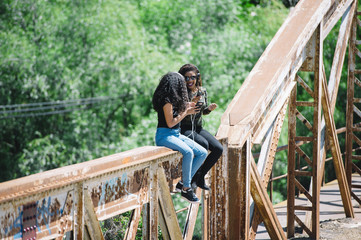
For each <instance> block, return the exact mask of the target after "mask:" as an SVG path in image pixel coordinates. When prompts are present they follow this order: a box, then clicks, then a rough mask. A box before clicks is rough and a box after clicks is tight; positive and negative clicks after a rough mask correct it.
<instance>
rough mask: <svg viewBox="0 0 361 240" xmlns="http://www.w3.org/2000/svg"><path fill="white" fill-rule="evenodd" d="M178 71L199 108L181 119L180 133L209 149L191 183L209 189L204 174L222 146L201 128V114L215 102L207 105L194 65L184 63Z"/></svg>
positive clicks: (199, 77) (191, 98)
mask: <svg viewBox="0 0 361 240" xmlns="http://www.w3.org/2000/svg"><path fill="white" fill-rule="evenodd" d="M178 72H179V73H180V74H182V76H183V77H184V79H185V81H186V85H187V90H188V98H189V101H192V102H196V103H197V106H198V108H199V110H200V111H199V112H198V113H196V114H195V115H189V116H187V117H185V118H184V119H183V120H182V122H181V133H182V134H184V135H185V136H187V137H189V138H191V139H193V140H194V141H196V142H197V143H199V144H200V145H201V146H203V147H204V148H205V149H207V150H209V151H210V153H209V155H208V157H207V158H206V160H205V161H204V163H203V165H202V166H201V167H200V168H199V169H198V171H197V173H196V174H195V176H194V177H193V179H192V184H193V183H194V184H195V185H197V186H198V187H200V188H202V189H204V190H210V188H209V186H207V185H206V183H205V181H204V176H205V175H206V174H207V172H208V171H209V170H210V169H211V168H212V167H213V166H214V164H216V162H217V161H218V159H219V157H220V156H221V155H222V152H223V147H222V145H221V143H220V142H219V141H218V140H217V139H216V138H215V137H214V136H213V135H212V134H210V133H209V132H208V131H207V130H205V129H204V128H203V121H202V115H208V114H210V113H211V112H212V111H213V110H214V109H216V107H217V104H215V103H211V104H209V105H208V99H207V91H206V89H205V88H204V87H202V78H201V74H200V72H199V70H198V68H197V67H196V66H195V65H193V64H185V65H183V66H182V67H181V68H180V69H179V71H178Z"/></svg>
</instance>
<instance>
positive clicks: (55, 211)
mask: <svg viewBox="0 0 361 240" xmlns="http://www.w3.org/2000/svg"><path fill="white" fill-rule="evenodd" d="M60 207H61V206H60V202H59V200H58V199H57V198H55V200H54V202H53V203H52V204H51V205H50V212H51V213H52V214H51V217H50V221H51V222H55V221H56V220H58V219H59V218H60V214H61V213H60Z"/></svg>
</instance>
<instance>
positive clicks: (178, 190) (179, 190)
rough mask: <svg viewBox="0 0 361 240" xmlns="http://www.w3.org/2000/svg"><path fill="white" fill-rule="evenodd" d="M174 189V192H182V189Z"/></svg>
mask: <svg viewBox="0 0 361 240" xmlns="http://www.w3.org/2000/svg"><path fill="white" fill-rule="evenodd" d="M174 191H175V192H179V193H180V192H182V190H181V189H179V188H176V189H174Z"/></svg>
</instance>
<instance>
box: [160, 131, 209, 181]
mask: <svg viewBox="0 0 361 240" xmlns="http://www.w3.org/2000/svg"><path fill="white" fill-rule="evenodd" d="M155 143H156V145H157V146H164V147H167V148H170V149H172V150H175V151H179V152H180V153H182V154H183V161H182V180H183V186H184V187H191V180H192V177H193V176H194V174H195V173H196V172H197V170H198V168H199V167H200V166H201V165H202V163H203V161H204V159H206V157H207V150H206V149H205V148H204V147H202V146H201V145H199V144H198V143H196V142H194V141H193V140H192V139H190V138H187V137H186V136H184V135H182V134H180V129H179V128H178V129H171V128H157V132H156V134H155Z"/></svg>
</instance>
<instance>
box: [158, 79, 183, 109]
mask: <svg viewBox="0 0 361 240" xmlns="http://www.w3.org/2000/svg"><path fill="white" fill-rule="evenodd" d="M187 101H188V94H187V87H186V84H185V81H184V77H183V76H182V75H180V74H179V73H176V72H169V73H167V74H165V75H164V76H163V77H162V78H161V80H160V82H159V84H158V87H157V88H156V89H155V91H154V94H153V99H152V103H153V108H154V109H155V110H156V111H157V112H159V111H160V110H161V109H162V108H163V106H164V105H165V104H166V103H170V104H172V105H173V108H174V110H176V111H178V112H179V113H180V112H183V111H184V110H185V109H186V104H187Z"/></svg>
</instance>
